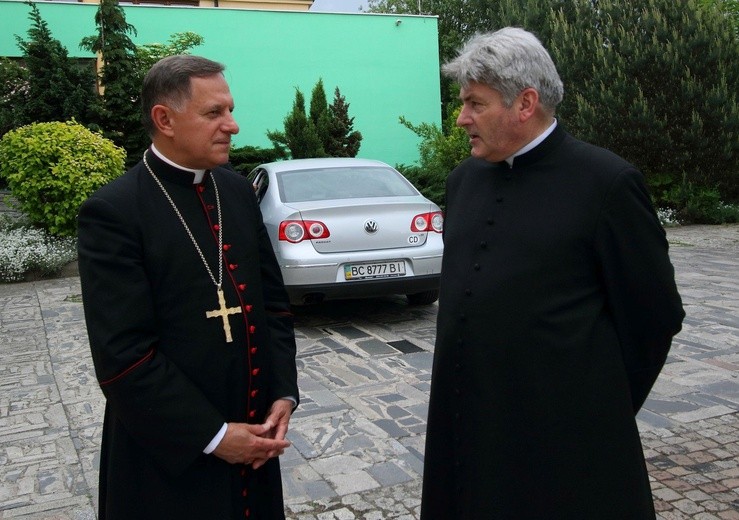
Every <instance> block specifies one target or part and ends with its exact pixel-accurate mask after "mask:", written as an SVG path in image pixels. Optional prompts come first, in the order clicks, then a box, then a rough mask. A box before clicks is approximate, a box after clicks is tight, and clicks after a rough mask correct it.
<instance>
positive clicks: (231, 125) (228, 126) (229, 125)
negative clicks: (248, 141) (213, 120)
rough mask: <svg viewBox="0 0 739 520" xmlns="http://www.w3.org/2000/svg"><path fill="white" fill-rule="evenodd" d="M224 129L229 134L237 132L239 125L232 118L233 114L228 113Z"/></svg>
mask: <svg viewBox="0 0 739 520" xmlns="http://www.w3.org/2000/svg"><path fill="white" fill-rule="evenodd" d="M224 131H225V132H227V133H229V134H231V135H235V134H238V133H239V125H238V124H237V123H236V120H235V119H234V116H233V115H232V114H228V119H227V120H226V122H225V124H224Z"/></svg>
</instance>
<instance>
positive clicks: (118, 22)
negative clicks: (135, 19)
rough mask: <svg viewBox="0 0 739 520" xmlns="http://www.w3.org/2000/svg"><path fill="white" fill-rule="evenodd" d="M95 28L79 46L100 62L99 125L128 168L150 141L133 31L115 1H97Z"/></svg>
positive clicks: (134, 29)
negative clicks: (143, 122)
mask: <svg viewBox="0 0 739 520" xmlns="http://www.w3.org/2000/svg"><path fill="white" fill-rule="evenodd" d="M95 24H96V26H97V28H98V34H97V35H96V36H88V37H86V38H83V40H82V43H81V46H82V47H83V48H85V49H87V50H89V51H91V52H95V53H97V54H98V56H99V57H100V58H101V60H102V66H101V69H100V73H99V81H100V87H101V90H102V97H101V103H100V105H99V110H98V118H99V124H100V125H101V126H102V128H103V133H104V135H105V136H106V137H108V138H109V139H111V140H112V141H113V142H114V143H116V144H117V145H119V146H121V147H123V148H125V150H126V152H127V155H128V158H127V159H128V161H127V162H128V165H129V166H130V165H132V164H135V163H136V162H138V161H139V160H140V159H141V154H142V153H143V151H144V150H145V149H146V147H147V145H148V141H149V139H148V137H147V136H146V133H145V132H144V130H143V128H142V125H141V113H140V106H139V96H140V91H141V78H140V74H139V73H138V72H139V67H138V66H137V63H136V45H135V44H134V43H133V41H132V40H131V38H130V37H129V34H133V35H134V36H135V35H136V28H135V27H134V26H133V25H131V24H129V23H128V22H127V21H126V14H125V12H124V11H123V8H122V7H120V5H118V1H117V0H100V5H99V7H98V10H97V12H96V14H95Z"/></svg>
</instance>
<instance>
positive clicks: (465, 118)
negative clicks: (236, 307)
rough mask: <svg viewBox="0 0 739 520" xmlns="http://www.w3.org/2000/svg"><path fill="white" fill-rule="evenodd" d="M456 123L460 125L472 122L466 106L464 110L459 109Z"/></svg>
mask: <svg viewBox="0 0 739 520" xmlns="http://www.w3.org/2000/svg"><path fill="white" fill-rule="evenodd" d="M456 124H457V126H459V127H463V126H465V125H468V124H470V116H469V115H468V114H467V109H466V108H465V107H462V110H460V111H459V115H458V116H457V121H456Z"/></svg>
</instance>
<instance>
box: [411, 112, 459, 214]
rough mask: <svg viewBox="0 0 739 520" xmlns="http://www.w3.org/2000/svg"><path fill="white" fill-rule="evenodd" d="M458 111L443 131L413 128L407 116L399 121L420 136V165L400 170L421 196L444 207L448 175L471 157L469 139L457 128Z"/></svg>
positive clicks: (449, 118) (420, 126) (434, 126)
mask: <svg viewBox="0 0 739 520" xmlns="http://www.w3.org/2000/svg"><path fill="white" fill-rule="evenodd" d="M459 111H460V109H459V108H457V109H456V110H455V111H454V112H452V113H451V114H450V115H449V117H448V118H447V119H446V121H444V129H443V131H442V129H441V128H439V127H438V126H436V125H431V124H428V123H421V124H419V125H413V124H411V123H410V122H409V121H408V120H407V119H405V118H404V117H401V118H400V123H401V124H402V125H403V126H405V127H406V128H408V129H409V130H411V131H412V132H413V133H415V134H416V135H417V136H418V137H420V138H421V142H420V144H419V146H418V149H419V152H420V160H419V166H406V165H400V166H398V169H399V170H400V171H401V172H403V174H404V175H406V177H408V180H410V181H411V182H412V183H413V185H414V186H415V187H416V188H418V190H419V191H420V192H421V193H423V194H424V195H425V196H426V197H427V198H429V199H431V200H433V201H434V202H436V204H438V205H439V206H441V207H442V208H443V207H444V191H445V186H446V178H447V176H448V175H449V172H451V171H452V170H453V169H454V168H455V167H456V166H457V165H458V164H459V163H460V162H462V161H463V160H464V159H466V158H467V157H469V155H470V144H469V138H468V137H467V134H466V133H465V132H464V130H462V129H461V128H458V127H457V126H456V125H455V121H456V119H457V117H458V116H459Z"/></svg>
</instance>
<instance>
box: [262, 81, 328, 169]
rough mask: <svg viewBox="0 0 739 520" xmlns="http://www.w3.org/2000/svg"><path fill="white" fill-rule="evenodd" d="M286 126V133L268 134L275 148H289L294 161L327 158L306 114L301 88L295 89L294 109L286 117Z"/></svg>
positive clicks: (271, 132) (272, 132)
mask: <svg viewBox="0 0 739 520" xmlns="http://www.w3.org/2000/svg"><path fill="white" fill-rule="evenodd" d="M284 125H285V131H284V132H277V131H270V132H267V137H268V138H269V139H270V140H271V141H272V143H273V144H274V146H275V148H278V149H282V150H284V149H285V148H287V149H288V150H290V156H291V158H293V159H306V158H310V157H324V156H325V153H324V151H323V146H322V144H321V140H320V138H319V137H318V133H317V132H316V127H315V125H314V124H313V121H312V120H311V119H310V117H308V116H306V114H305V96H303V93H302V92H301V91H300V89H299V88H296V89H295V101H294V102H293V108H292V110H291V111H290V113H289V114H288V115H287V117H285V121H284Z"/></svg>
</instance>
